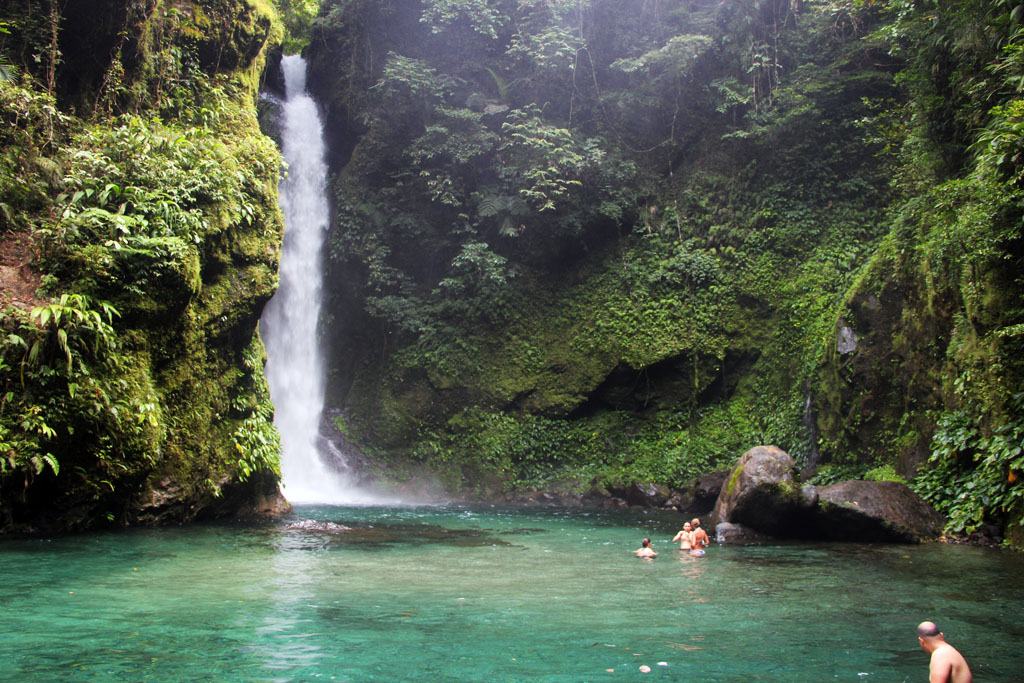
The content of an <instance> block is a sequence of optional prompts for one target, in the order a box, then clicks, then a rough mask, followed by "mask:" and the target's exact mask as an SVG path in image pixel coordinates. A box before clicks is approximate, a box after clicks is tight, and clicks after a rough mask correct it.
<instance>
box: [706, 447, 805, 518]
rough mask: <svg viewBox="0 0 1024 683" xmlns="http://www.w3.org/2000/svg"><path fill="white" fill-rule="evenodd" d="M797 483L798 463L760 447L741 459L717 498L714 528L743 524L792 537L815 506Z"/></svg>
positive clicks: (751, 450) (773, 450)
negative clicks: (793, 532)
mask: <svg viewBox="0 0 1024 683" xmlns="http://www.w3.org/2000/svg"><path fill="white" fill-rule="evenodd" d="M807 493H808V492H802V491H801V489H800V486H799V485H798V484H797V480H796V463H795V462H794V461H793V458H791V457H790V456H789V454H788V453H786V452H785V451H784V450H782V449H781V448H778V447H776V446H757V447H755V448H752V449H750V450H749V451H747V452H746V453H744V454H743V456H742V457H741V458H740V460H739V462H738V463H737V464H736V466H735V467H734V468H733V469H732V472H731V473H730V474H729V478H728V481H727V482H726V484H725V486H724V487H723V488H722V491H721V493H720V494H719V495H718V500H717V501H716V502H715V509H714V512H713V513H712V515H711V524H710V526H711V528H714V529H717V526H718V524H720V523H721V522H731V523H733V524H742V525H744V526H747V527H750V528H751V529H753V530H755V531H758V532H760V533H762V534H768V535H771V536H787V535H792V531H793V529H794V528H800V526H799V525H798V523H799V521H800V517H801V516H806V514H807V511H808V508H812V507H813V499H808V498H807Z"/></svg>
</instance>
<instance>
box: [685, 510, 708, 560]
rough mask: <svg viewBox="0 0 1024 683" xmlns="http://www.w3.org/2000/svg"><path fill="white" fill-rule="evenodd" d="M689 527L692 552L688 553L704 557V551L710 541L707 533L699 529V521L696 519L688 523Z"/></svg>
mask: <svg viewBox="0 0 1024 683" xmlns="http://www.w3.org/2000/svg"><path fill="white" fill-rule="evenodd" d="M690 527H691V528H692V529H693V534H692V539H693V550H691V551H690V554H691V555H696V556H698V557H700V556H702V555H704V549H705V548H707V547H708V545H709V543H710V541H709V539H708V532H706V531H704V530H703V529H701V528H700V520H699V519H698V518H696V517H694V518H693V521H692V522H690Z"/></svg>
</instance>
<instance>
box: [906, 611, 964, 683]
mask: <svg viewBox="0 0 1024 683" xmlns="http://www.w3.org/2000/svg"><path fill="white" fill-rule="evenodd" d="M917 640H918V642H919V643H921V649H922V650H924V651H925V652H928V653H930V654H931V656H932V658H931V662H930V663H929V665H928V681H929V683H972V681H973V680H974V678H973V677H972V676H971V669H970V667H969V666H967V660H966V659H964V656H963V655H962V654H960V653H959V652H958V651H957V649H956V648H955V647H953V646H952V645H950V644H949V643H947V642H946V636H944V635H943V634H942V631H940V630H939V627H938V626H936V625H935V624H934V623H933V622H930V621H924V622H921V625H920V626H918V627H917Z"/></svg>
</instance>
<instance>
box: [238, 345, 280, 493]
mask: <svg viewBox="0 0 1024 683" xmlns="http://www.w3.org/2000/svg"><path fill="white" fill-rule="evenodd" d="M243 362H244V364H245V367H246V368H247V369H248V370H249V371H250V372H251V373H252V374H253V376H254V386H252V387H247V389H249V391H247V392H245V393H244V394H242V395H240V396H239V397H238V398H236V400H235V406H234V408H235V410H237V411H239V412H241V413H242V414H246V413H248V416H247V417H245V418H244V419H242V420H241V422H240V423H239V424H238V427H237V428H236V429H235V431H234V434H233V435H232V439H233V440H234V444H235V449H236V450H237V451H238V455H239V459H238V480H239V481H245V480H246V479H248V478H249V477H250V476H252V474H253V473H255V472H272V473H273V474H274V475H275V476H277V477H280V476H281V435H280V434H279V433H278V431H277V428H276V427H275V426H274V404H273V403H272V402H271V400H270V387H268V386H267V383H266V381H265V380H264V379H263V377H262V374H261V373H260V371H261V370H262V368H263V364H264V362H265V359H264V354H263V345H262V344H260V342H259V339H258V338H257V337H253V340H252V343H251V344H250V345H249V348H248V349H246V352H245V355H244V356H243ZM250 402H254V403H255V404H254V405H252V406H250V405H249V404H250Z"/></svg>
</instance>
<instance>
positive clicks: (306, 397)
mask: <svg viewBox="0 0 1024 683" xmlns="http://www.w3.org/2000/svg"><path fill="white" fill-rule="evenodd" d="M281 68H282V69H283V70H284V78H285V86H286V93H287V96H286V99H285V102H284V105H283V107H282V136H281V138H282V144H281V148H282V149H281V152H282V154H283V155H284V160H285V163H286V164H287V165H288V174H287V177H285V178H283V179H282V180H281V184H280V186H279V188H278V190H279V196H280V203H281V211H282V212H283V213H284V224H285V228H284V244H283V246H282V249H281V268H280V286H279V288H278V290H277V292H276V293H275V294H274V296H273V298H272V299H271V300H270V301H269V302H268V303H267V306H266V308H265V309H264V311H263V317H262V318H261V319H260V330H261V335H262V337H263V343H264V345H265V346H266V349H267V365H266V376H267V382H268V383H269V385H270V396H271V400H272V401H273V403H274V424H275V425H277V429H278V431H279V432H280V433H281V449H282V455H281V474H282V483H283V489H284V495H285V497H286V498H287V499H288V500H289V501H291V502H292V503H334V504H338V503H342V504H343V503H358V502H368V501H367V500H366V496H365V495H364V494H362V493H361V492H360V491H358V489H356V487H355V484H354V482H353V481H352V480H351V478H350V477H349V476H347V474H346V472H345V471H344V458H343V457H342V456H341V454H340V453H338V452H337V449H336V448H335V447H334V446H333V444H331V443H330V442H329V441H328V440H327V439H324V438H323V437H322V436H321V434H320V424H321V419H322V416H323V409H324V385H325V374H326V366H325V363H324V360H323V356H322V353H321V349H320V344H319V343H318V340H317V321H318V319H319V317H320V304H321V300H322V289H323V272H322V270H323V266H322V255H323V242H324V237H325V236H326V234H327V225H328V221H329V207H328V202H327V163H326V160H325V153H326V145H325V144H324V135H323V124H322V123H321V120H320V114H319V112H318V111H317V107H316V103H315V102H314V101H313V99H312V98H311V97H310V96H309V94H307V93H306V62H305V60H303V59H302V57H299V56H298V55H289V56H286V57H284V59H283V61H282V63H281ZM332 449H333V452H332ZM324 455H330V456H332V457H330V458H329V460H330V464H329V463H328V461H327V460H325V458H324V457H323V456H324Z"/></svg>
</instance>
